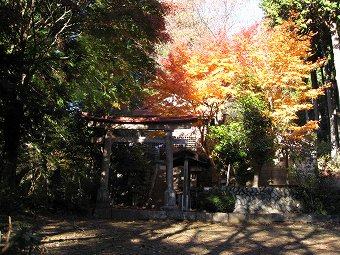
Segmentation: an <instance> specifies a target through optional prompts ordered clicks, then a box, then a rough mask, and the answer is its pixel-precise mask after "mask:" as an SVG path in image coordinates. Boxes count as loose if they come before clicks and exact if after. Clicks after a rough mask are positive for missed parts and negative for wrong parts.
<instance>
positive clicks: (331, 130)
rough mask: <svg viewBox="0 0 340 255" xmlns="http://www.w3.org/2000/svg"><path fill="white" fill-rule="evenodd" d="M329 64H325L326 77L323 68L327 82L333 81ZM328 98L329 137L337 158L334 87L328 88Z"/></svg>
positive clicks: (333, 155)
mask: <svg viewBox="0 0 340 255" xmlns="http://www.w3.org/2000/svg"><path fill="white" fill-rule="evenodd" d="M328 65H329V64H327V65H326V66H325V71H326V77H325V75H324V73H323V70H322V69H321V76H322V83H323V84H326V82H327V83H328V82H330V81H331V71H330V68H329V66H328ZM326 98H327V110H328V119H329V137H330V144H331V156H332V158H336V156H337V152H338V138H337V134H338V132H337V129H338V127H337V123H336V117H337V116H336V109H335V107H334V105H335V103H334V94H333V90H332V88H327V89H326Z"/></svg>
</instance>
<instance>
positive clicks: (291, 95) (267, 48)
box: [234, 21, 325, 138]
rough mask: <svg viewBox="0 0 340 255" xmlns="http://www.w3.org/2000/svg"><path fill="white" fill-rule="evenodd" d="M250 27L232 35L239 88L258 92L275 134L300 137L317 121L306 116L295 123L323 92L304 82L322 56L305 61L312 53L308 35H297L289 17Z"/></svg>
mask: <svg viewBox="0 0 340 255" xmlns="http://www.w3.org/2000/svg"><path fill="white" fill-rule="evenodd" d="M254 31H256V30H254V29H250V30H248V31H245V32H243V33H241V34H240V35H238V36H237V37H236V38H235V39H234V42H235V49H236V51H235V52H236V54H237V60H238V62H239V63H240V64H241V66H240V68H242V71H241V72H240V73H239V75H238V77H237V80H238V83H239V84H242V91H241V92H242V93H255V94H260V95H261V97H262V98H263V100H265V101H266V102H267V104H268V116H269V117H270V118H271V119H272V121H273V124H274V127H275V128H276V131H277V132H278V134H280V135H282V136H283V137H289V138H302V137H303V136H304V135H306V134H307V133H308V132H309V131H311V130H314V129H316V128H317V122H316V121H313V120H310V121H308V122H307V123H305V124H304V125H302V126H297V124H296V123H295V122H294V120H296V119H297V118H298V116H297V113H298V112H299V111H302V110H309V109H311V108H313V104H312V99H315V98H317V97H318V96H319V95H321V94H323V93H324V88H325V86H323V87H320V88H318V89H313V88H312V87H311V86H310V85H309V84H308V83H307V82H306V81H307V79H308V76H309V75H310V73H311V71H313V70H315V69H316V68H317V67H318V66H320V65H321V64H322V60H318V61H316V62H314V63H313V62H310V61H307V59H309V58H310V57H311V54H312V53H311V51H310V39H311V35H300V34H299V31H298V29H297V27H296V25H295V23H293V22H292V21H286V22H284V23H283V24H282V25H280V26H278V27H276V28H266V27H258V30H257V32H254Z"/></svg>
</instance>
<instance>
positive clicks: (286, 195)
mask: <svg viewBox="0 0 340 255" xmlns="http://www.w3.org/2000/svg"><path fill="white" fill-rule="evenodd" d="M225 189H226V190H227V191H229V192H230V193H231V194H232V195H233V196H234V197H235V199H236V203H235V210H234V213H241V214H244V213H247V214H248V213H297V212H301V211H302V208H301V203H300V202H299V201H297V200H296V199H294V198H293V195H292V190H291V189H290V188H275V187H265V188H247V187H236V186H228V187H226V188H225Z"/></svg>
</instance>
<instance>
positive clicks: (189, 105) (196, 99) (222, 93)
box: [147, 43, 235, 116]
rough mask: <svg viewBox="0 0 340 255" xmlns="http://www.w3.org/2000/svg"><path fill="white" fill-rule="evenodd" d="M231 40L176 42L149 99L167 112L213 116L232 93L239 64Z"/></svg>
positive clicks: (160, 110)
mask: <svg viewBox="0 0 340 255" xmlns="http://www.w3.org/2000/svg"><path fill="white" fill-rule="evenodd" d="M234 62H235V59H233V55H232V51H231V49H230V47H229V45H228V44H226V45H223V47H222V44H219V43H212V44H210V45H208V44H205V47H191V48H190V47H189V46H188V45H187V44H184V43H181V44H175V45H173V48H172V50H171V53H170V54H169V56H168V57H167V58H166V59H165V60H163V61H161V64H162V67H163V68H162V69H159V70H158V73H157V77H156V79H155V81H154V82H152V83H151V84H149V85H150V88H151V89H152V91H153V92H154V95H153V96H152V97H150V98H149V99H148V100H147V101H148V104H149V105H151V106H153V109H154V110H156V111H158V112H162V113H163V114H166V115H177V114H189V113H190V114H195V115H198V116H210V114H211V112H212V111H214V112H215V111H216V110H218V108H219V107H220V106H221V105H222V104H223V103H224V102H225V100H227V99H228V98H230V97H231V96H233V94H234V92H235V89H234V88H233V83H232V80H233V76H234V72H235V70H234V69H235V68H234V66H233V63H234Z"/></svg>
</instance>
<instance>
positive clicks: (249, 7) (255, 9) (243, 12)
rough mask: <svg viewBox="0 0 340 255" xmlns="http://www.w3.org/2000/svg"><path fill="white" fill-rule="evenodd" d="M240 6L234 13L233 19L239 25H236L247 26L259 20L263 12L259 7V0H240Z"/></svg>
mask: <svg viewBox="0 0 340 255" xmlns="http://www.w3.org/2000/svg"><path fill="white" fill-rule="evenodd" d="M241 2H243V3H242V8H240V9H238V10H237V12H236V13H235V19H236V20H237V21H238V23H239V25H238V26H237V27H248V26H251V25H253V24H254V23H257V22H259V21H260V20H261V19H262V18H263V16H264V14H263V12H262V10H261V8H260V7H259V4H260V0H241Z"/></svg>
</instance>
